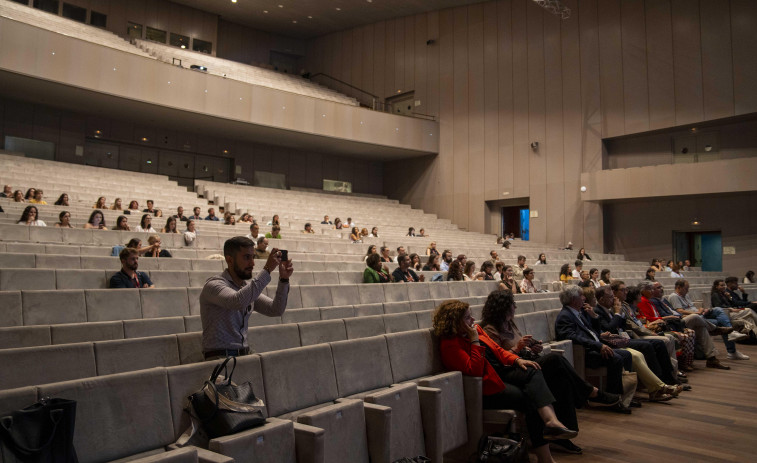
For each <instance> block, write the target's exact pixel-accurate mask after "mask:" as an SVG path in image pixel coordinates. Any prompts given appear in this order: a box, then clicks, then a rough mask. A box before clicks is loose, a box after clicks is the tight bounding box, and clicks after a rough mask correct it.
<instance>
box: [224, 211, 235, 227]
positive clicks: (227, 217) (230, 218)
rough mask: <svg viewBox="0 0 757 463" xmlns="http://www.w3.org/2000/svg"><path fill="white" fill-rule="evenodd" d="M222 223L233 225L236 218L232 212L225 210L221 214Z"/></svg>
mask: <svg viewBox="0 0 757 463" xmlns="http://www.w3.org/2000/svg"><path fill="white" fill-rule="evenodd" d="M223 224H224V225H234V224H236V219H235V218H234V214H232V213H231V212H229V211H226V212H225V213H224V214H223Z"/></svg>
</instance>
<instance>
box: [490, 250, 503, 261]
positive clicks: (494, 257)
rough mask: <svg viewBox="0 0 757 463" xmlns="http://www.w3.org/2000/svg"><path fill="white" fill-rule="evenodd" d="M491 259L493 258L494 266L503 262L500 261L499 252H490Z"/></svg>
mask: <svg viewBox="0 0 757 463" xmlns="http://www.w3.org/2000/svg"><path fill="white" fill-rule="evenodd" d="M489 257H491V261H492V264H496V263H497V262H502V261H501V260H500V259H499V254H497V251H489Z"/></svg>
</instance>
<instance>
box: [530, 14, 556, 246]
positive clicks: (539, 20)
mask: <svg viewBox="0 0 757 463" xmlns="http://www.w3.org/2000/svg"><path fill="white" fill-rule="evenodd" d="M543 11H544V10H543V9H542V8H541V7H539V6H538V5H536V4H535V3H533V2H528V8H527V11H526V15H527V18H528V22H527V25H528V139H529V142H536V143H539V148H538V149H536V150H533V149H531V150H530V151H529V158H528V159H529V162H528V172H529V175H528V177H529V178H528V181H529V185H528V194H529V197H530V200H529V207H530V208H531V210H532V211H536V212H538V213H539V216H538V217H535V218H533V219H532V220H531V221H530V223H531V224H532V225H533V226H531V230H530V239H532V240H534V241H538V242H544V241H546V239H547V227H546V226H545V223H546V222H545V219H546V211H547V153H546V152H547V150H548V149H549V147H548V146H547V143H546V127H545V124H546V121H545V117H546V114H545V112H546V101H545V100H546V96H545V95H546V92H547V91H546V88H547V87H548V86H551V82H548V81H547V79H546V76H545V65H544V14H543ZM529 148H530V146H529ZM523 172H525V170H524V171H523Z"/></svg>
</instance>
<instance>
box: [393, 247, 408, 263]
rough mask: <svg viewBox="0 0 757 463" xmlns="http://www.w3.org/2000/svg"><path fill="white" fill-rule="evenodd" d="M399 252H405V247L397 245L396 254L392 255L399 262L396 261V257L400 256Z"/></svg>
mask: <svg viewBox="0 0 757 463" xmlns="http://www.w3.org/2000/svg"><path fill="white" fill-rule="evenodd" d="M400 254H405V247H404V246H397V255H396V256H394V261H395V262H397V263H399V262H398V261H397V258H398V257H399V256H400Z"/></svg>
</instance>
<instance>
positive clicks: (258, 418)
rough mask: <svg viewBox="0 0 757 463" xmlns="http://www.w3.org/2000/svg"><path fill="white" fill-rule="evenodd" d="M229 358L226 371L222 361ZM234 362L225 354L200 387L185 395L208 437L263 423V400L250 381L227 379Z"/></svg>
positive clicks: (234, 366) (235, 364)
mask: <svg viewBox="0 0 757 463" xmlns="http://www.w3.org/2000/svg"><path fill="white" fill-rule="evenodd" d="M232 359H233V360H234V362H233V366H232V367H231V372H230V373H228V372H227V368H226V364H227V363H229V361H230V360H232ZM236 366H237V359H236V357H228V358H226V359H225V360H224V361H223V362H221V363H219V364H218V365H216V367H215V368H214V369H213V372H212V373H211V375H210V378H209V379H208V380H207V381H205V384H204V385H203V387H202V389H200V390H199V391H197V392H195V393H194V394H192V395H190V396H189V403H190V406H191V408H192V410H194V414H195V416H196V418H197V419H198V420H199V421H200V423H201V427H202V429H203V430H204V431H205V433H206V434H207V435H208V437H209V438H211V439H213V438H216V437H221V436H227V435H229V434H235V433H238V432H240V431H244V430H245V429H250V428H254V427H256V426H261V425H263V424H265V415H264V413H263V410H264V408H265V404H264V403H263V401H262V400H260V399H258V398H257V397H255V393H254V392H253V391H252V384H250V382H249V381H247V382H245V383H243V384H239V385H237V384H234V383H233V382H231V377H232V376H233V375H234V369H235V368H236ZM221 371H223V372H224V375H223V377H221V376H220V374H221ZM227 373H228V374H227ZM190 414H191V413H190Z"/></svg>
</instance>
